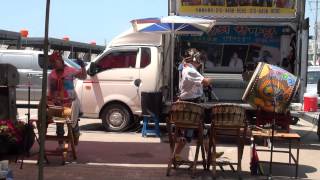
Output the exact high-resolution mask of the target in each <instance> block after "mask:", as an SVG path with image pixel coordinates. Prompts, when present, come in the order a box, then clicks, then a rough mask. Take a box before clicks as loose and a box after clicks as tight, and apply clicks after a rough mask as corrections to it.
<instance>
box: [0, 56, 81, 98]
mask: <svg viewBox="0 0 320 180" xmlns="http://www.w3.org/2000/svg"><path fill="white" fill-rule="evenodd" d="M43 60H44V56H43V51H34V50H0V64H11V65H13V66H15V67H16V68H17V70H18V72H19V84H18V85H17V88H16V99H17V100H23V101H26V100H28V84H31V91H30V100H31V101H39V100H40V98H41V91H42V78H43V76H42V71H43V70H42V67H43V62H44V61H43ZM64 62H65V65H66V66H69V67H74V68H76V69H81V67H80V66H79V65H78V64H77V63H75V62H74V61H73V60H72V59H68V58H64ZM50 69H52V67H50V66H49V67H48V74H49V73H50V71H51V70H50Z"/></svg>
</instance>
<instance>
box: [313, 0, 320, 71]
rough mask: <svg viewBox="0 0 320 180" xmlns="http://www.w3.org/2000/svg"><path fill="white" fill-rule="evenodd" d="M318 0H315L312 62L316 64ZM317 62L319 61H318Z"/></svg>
mask: <svg viewBox="0 0 320 180" xmlns="http://www.w3.org/2000/svg"><path fill="white" fill-rule="evenodd" d="M318 2H319V1H318V0H316V19H315V22H314V34H315V36H314V56H313V64H314V65H316V63H317V59H318ZM318 63H319V62H318Z"/></svg>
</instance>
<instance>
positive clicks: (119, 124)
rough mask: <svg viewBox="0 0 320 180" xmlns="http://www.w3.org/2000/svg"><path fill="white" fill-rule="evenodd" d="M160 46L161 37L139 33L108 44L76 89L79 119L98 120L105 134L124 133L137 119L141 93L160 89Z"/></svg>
mask: <svg viewBox="0 0 320 180" xmlns="http://www.w3.org/2000/svg"><path fill="white" fill-rule="evenodd" d="M137 36H141V37H143V38H141V37H140V38H139V41H141V42H139V41H137V39H136V38H137ZM161 42H162V40H161V35H152V34H140V33H133V34H129V35H125V36H123V37H119V38H116V39H115V40H114V41H113V42H111V44H110V45H109V46H108V47H107V48H106V50H105V51H104V52H103V53H102V54H100V55H99V56H98V57H97V58H96V59H95V60H93V62H92V63H91V64H90V66H89V67H88V75H89V76H88V77H87V79H86V80H83V81H80V82H78V83H77V85H76V91H77V94H78V96H79V99H80V102H81V108H82V111H83V116H86V117H94V118H101V119H102V124H103V126H104V128H105V129H106V130H108V131H123V130H125V129H127V128H128V127H129V125H130V124H131V123H132V121H133V120H134V117H135V116H140V115H141V92H142V91H146V92H155V91H158V90H159V89H160V88H161V84H162V82H161V78H160V76H161V73H160V71H161V64H162V62H161V61H162V54H161V52H162V48H161Z"/></svg>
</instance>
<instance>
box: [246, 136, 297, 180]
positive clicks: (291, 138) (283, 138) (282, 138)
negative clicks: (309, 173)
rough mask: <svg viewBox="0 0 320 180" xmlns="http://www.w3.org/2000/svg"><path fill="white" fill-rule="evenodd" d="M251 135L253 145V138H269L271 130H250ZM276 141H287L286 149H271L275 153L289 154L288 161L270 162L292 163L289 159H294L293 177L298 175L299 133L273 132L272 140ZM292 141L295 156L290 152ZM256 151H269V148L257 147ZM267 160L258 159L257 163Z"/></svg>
mask: <svg viewBox="0 0 320 180" xmlns="http://www.w3.org/2000/svg"><path fill="white" fill-rule="evenodd" d="M252 137H253V145H254V147H255V143H254V142H255V140H257V139H263V140H266V139H269V138H271V132H263V131H252ZM276 141H285V142H288V150H275V149H274V150H273V152H275V153H287V154H289V163H284V162H272V163H280V164H288V165H292V163H291V160H293V161H294V165H295V166H296V167H295V168H296V169H295V177H296V178H297V177H298V170H299V169H298V168H299V150H300V135H299V134H297V133H280V132H279V133H277V132H275V133H274V142H276ZM292 142H295V143H296V148H297V151H296V156H294V154H293V152H292ZM256 151H257V152H258V151H264V152H270V150H269V149H257V148H256ZM266 162H268V163H269V161H259V162H258V163H266Z"/></svg>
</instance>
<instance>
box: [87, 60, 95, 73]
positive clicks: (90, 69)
mask: <svg viewBox="0 0 320 180" xmlns="http://www.w3.org/2000/svg"><path fill="white" fill-rule="evenodd" d="M96 73H97V64H96V63H95V62H91V63H90V66H89V69H88V71H87V74H89V76H94V75H95V74H96Z"/></svg>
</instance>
